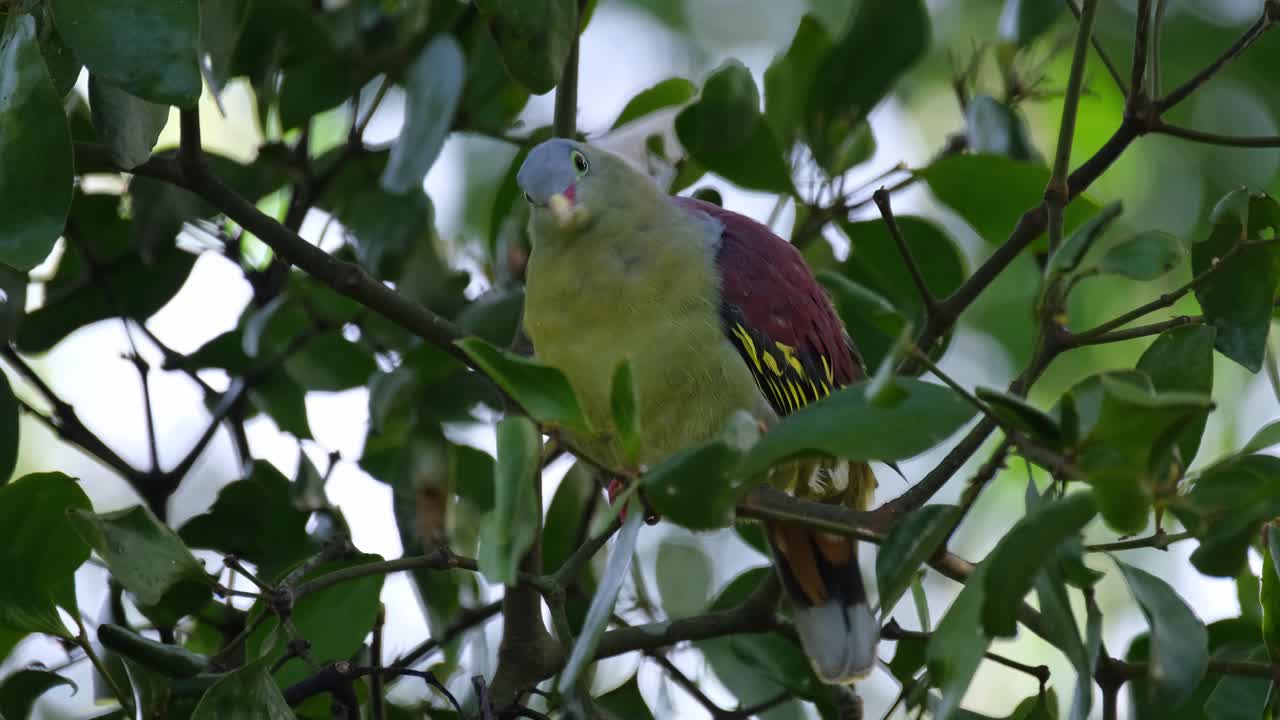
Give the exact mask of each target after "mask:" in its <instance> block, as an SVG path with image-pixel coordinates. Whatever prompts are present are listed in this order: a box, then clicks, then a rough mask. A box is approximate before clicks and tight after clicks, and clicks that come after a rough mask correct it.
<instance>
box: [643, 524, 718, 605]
mask: <svg viewBox="0 0 1280 720" xmlns="http://www.w3.org/2000/svg"><path fill="white" fill-rule="evenodd" d="M654 572H655V574H656V575H657V576H658V592H659V593H660V594H661V595H662V609H663V610H664V611H665V612H666V614H667V616H668V617H691V616H693V615H696V614H698V613H700V612H702V611H703V610H705V609H706V607H707V603H708V602H709V601H710V599H711V598H710V594H711V592H710V591H711V588H710V584H711V562H710V560H708V559H707V556H706V553H704V552H702V550H701V549H699V548H698V547H697V546H695V545H691V544H688V543H684V542H679V541H667V542H664V543H662V545H660V546H658V559H657V564H656V565H655V566H654Z"/></svg>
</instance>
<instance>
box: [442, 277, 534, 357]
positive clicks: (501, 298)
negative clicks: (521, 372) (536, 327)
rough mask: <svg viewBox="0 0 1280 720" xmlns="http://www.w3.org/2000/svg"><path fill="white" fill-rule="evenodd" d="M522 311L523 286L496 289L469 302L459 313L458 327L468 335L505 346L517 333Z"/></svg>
mask: <svg viewBox="0 0 1280 720" xmlns="http://www.w3.org/2000/svg"><path fill="white" fill-rule="evenodd" d="M523 312H524V289H523V288H519V287H517V288H509V289H507V288H503V289H498V288H495V289H493V290H490V291H489V292H487V293H485V294H484V295H481V296H480V297H478V298H476V299H475V300H473V301H472V302H470V303H468V304H467V306H466V307H465V308H463V310H462V312H460V313H458V326H459V327H461V328H462V330H463V332H465V333H467V334H468V335H475V336H476V337H478V338H480V339H482V340H487V341H489V342H491V343H493V344H494V345H506V344H509V343H510V342H511V338H513V337H515V336H516V328H517V327H519V325H520V317H521V315H522V314H523Z"/></svg>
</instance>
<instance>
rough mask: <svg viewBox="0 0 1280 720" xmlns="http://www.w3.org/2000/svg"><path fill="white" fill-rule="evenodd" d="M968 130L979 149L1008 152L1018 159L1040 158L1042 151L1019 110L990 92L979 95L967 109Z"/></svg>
mask: <svg viewBox="0 0 1280 720" xmlns="http://www.w3.org/2000/svg"><path fill="white" fill-rule="evenodd" d="M965 134H966V136H967V137H968V140H969V149H970V150H972V151H973V152H975V153H990V154H992V155H1004V156H1006V157H1011V158H1013V159H1014V160H1026V161H1037V160H1040V153H1038V152H1037V151H1036V148H1035V146H1034V145H1032V143H1031V137H1030V131H1028V129H1027V124H1026V122H1025V121H1024V120H1023V119H1022V118H1021V117H1020V116H1019V115H1018V111H1017V110H1016V109H1015V108H1013V107H1010V106H1008V105H1006V104H1004V103H1002V102H1000V101H999V100H996V99H995V98H993V97H991V96H990V95H977V96H975V97H973V98H971V99H970V100H969V105H968V107H967V108H966V110H965Z"/></svg>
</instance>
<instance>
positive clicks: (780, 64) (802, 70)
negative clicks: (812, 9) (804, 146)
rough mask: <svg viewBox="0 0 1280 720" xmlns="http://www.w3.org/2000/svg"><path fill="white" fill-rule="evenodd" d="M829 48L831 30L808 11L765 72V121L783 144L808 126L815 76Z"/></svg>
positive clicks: (785, 144) (787, 145)
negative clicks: (785, 47) (787, 44)
mask: <svg viewBox="0 0 1280 720" xmlns="http://www.w3.org/2000/svg"><path fill="white" fill-rule="evenodd" d="M830 49H831V34H830V33H829V32H827V29H826V28H824V27H823V26H822V23H820V22H818V20H817V19H815V18H814V17H813V16H812V15H805V16H804V17H803V18H801V20H800V26H799V27H797V28H796V34H795V37H793V38H792V39H791V46H790V47H789V48H787V51H786V53H784V54H782V55H781V56H779V57H778V58H777V59H776V60H774V61H773V64H772V65H770V66H769V69H768V70H766V71H765V73H764V108H765V110H764V113H765V121H766V122H767V123H769V127H770V128H771V129H772V130H773V134H774V136H775V137H777V138H778V140H779V142H780V143H781V144H782V146H783V147H784V148H790V147H791V145H792V143H794V142H795V140H796V138H797V136H798V135H799V134H801V133H803V132H804V130H805V121H806V117H807V115H806V113H808V110H809V92H810V88H811V86H812V84H813V76H814V73H816V72H817V70H818V66H819V65H820V64H821V63H822V61H823V60H824V59H825V58H826V55H827V53H828V52H829V51H830Z"/></svg>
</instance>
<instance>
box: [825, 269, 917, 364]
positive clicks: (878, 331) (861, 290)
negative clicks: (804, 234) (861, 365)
mask: <svg viewBox="0 0 1280 720" xmlns="http://www.w3.org/2000/svg"><path fill="white" fill-rule="evenodd" d="M817 279H818V282H820V283H821V284H822V286H823V287H824V288H826V290H827V292H828V293H830V295H831V300H832V302H833V303H834V304H835V306H836V311H837V312H838V313H839V314H840V318H841V319H842V320H843V321H844V325H845V327H846V328H848V330H849V334H850V335H851V336H852V337H856V338H858V341H857V342H858V352H860V353H861V354H862V359H863V361H865V362H866V364H867V367H875V368H878V367H880V364H881V363H883V362H884V359H885V357H886V356H887V355H888V353H889V349H890V348H891V347H892V346H893V344H894V343H895V342H897V340H898V338H900V337H901V336H902V329H903V327H904V326H905V324H906V319H905V318H903V317H902V314H901V313H900V312H899V311H898V309H897V308H895V307H894V306H893V304H892V303H891V302H889V300H888V299H886V298H885V297H883V296H882V295H880V294H878V293H876V292H875V291H873V290H870V289H868V288H867V287H865V286H863V285H861V284H859V283H856V282H854V281H852V280H850V279H849V278H847V277H845V276H844V275H843V274H841V273H838V272H834V271H832V270H819V271H818V272H817Z"/></svg>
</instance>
